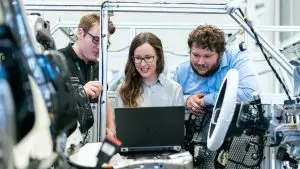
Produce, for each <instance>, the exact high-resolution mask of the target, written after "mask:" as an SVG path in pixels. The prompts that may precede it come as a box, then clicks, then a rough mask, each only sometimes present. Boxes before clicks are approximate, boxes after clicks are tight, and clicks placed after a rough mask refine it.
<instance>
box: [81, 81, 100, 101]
mask: <svg viewBox="0 0 300 169" xmlns="http://www.w3.org/2000/svg"><path fill="white" fill-rule="evenodd" d="M83 88H84V90H85V93H86V94H87V96H88V98H90V99H94V98H97V97H98V96H99V94H100V93H101V91H102V90H103V88H102V85H101V84H100V82H99V81H89V82H87V83H86V84H85V85H84V86H83Z"/></svg>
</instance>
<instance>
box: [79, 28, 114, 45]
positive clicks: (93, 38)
mask: <svg viewBox="0 0 300 169" xmlns="http://www.w3.org/2000/svg"><path fill="white" fill-rule="evenodd" d="M84 32H85V33H86V34H88V35H90V36H91V37H92V42H93V43H94V44H99V42H100V38H99V36H94V35H92V34H90V33H89V32H88V31H87V30H84ZM110 45H111V42H110V41H109V40H108V42H107V48H109V46H110Z"/></svg>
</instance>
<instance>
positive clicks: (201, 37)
mask: <svg viewBox="0 0 300 169" xmlns="http://www.w3.org/2000/svg"><path fill="white" fill-rule="evenodd" d="M194 44H195V45H196V46H197V47H200V48H202V49H208V50H210V51H215V52H217V53H218V54H219V56H222V55H223V52H224V51H225V45H226V41H225V33H224V32H223V31H222V30H221V29H219V28H217V27H215V26H213V25H207V24H205V25H200V26H198V27H197V28H196V29H194V30H193V31H192V32H191V33H190V34H189V38H188V45H189V49H190V50H191V48H192V46H193V45H194Z"/></svg>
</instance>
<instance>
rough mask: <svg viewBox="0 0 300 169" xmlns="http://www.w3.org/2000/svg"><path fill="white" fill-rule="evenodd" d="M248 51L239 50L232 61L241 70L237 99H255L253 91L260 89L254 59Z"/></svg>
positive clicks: (233, 65) (233, 66)
mask: <svg viewBox="0 0 300 169" xmlns="http://www.w3.org/2000/svg"><path fill="white" fill-rule="evenodd" d="M247 54H248V52H239V53H238V54H237V55H236V57H234V60H233V62H232V65H231V67H232V68H233V69H236V70H237V71H238V72H239V87H238V95H237V97H238V98H237V101H238V102H239V101H251V100H253V95H252V94H253V92H254V91H258V80H257V74H256V72H255V70H254V69H253V68H254V65H253V62H252V60H251V59H250V58H249V57H248V56H247Z"/></svg>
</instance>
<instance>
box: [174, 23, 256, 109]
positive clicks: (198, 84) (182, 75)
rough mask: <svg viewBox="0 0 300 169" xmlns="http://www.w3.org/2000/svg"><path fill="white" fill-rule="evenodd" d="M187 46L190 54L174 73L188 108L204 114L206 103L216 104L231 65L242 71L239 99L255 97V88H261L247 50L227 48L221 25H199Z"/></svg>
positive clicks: (248, 99) (240, 74) (240, 73)
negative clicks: (219, 26)
mask: <svg viewBox="0 0 300 169" xmlns="http://www.w3.org/2000/svg"><path fill="white" fill-rule="evenodd" d="M188 46H189V49H190V58H186V59H185V60H184V61H183V62H181V63H180V64H179V65H178V67H177V69H176V74H175V80H176V81H177V82H178V83H179V84H180V85H181V86H182V88H183V93H184V101H185V106H186V108H187V109H189V110H190V111H191V112H192V113H195V114H201V113H204V109H203V108H204V107H205V106H208V105H214V104H215V101H216V99H217V96H218V92H219V89H220V87H221V84H222V81H223V79H224V77H225V75H226V73H227V71H228V70H229V69H236V70H238V72H239V88H238V97H237V98H238V100H237V101H250V100H252V93H253V91H257V89H258V85H257V79H256V76H255V74H254V72H253V71H252V69H253V66H252V65H251V64H252V62H251V61H250V59H249V58H248V56H247V54H246V52H245V51H244V52H242V51H240V50H239V49H226V48H225V46H226V42H225V33H224V32H223V31H222V30H221V29H219V28H216V27H215V26H212V25H201V26H199V27H197V28H196V29H194V30H193V31H192V32H191V33H190V34H189V38H188ZM251 68H252V69H251Z"/></svg>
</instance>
